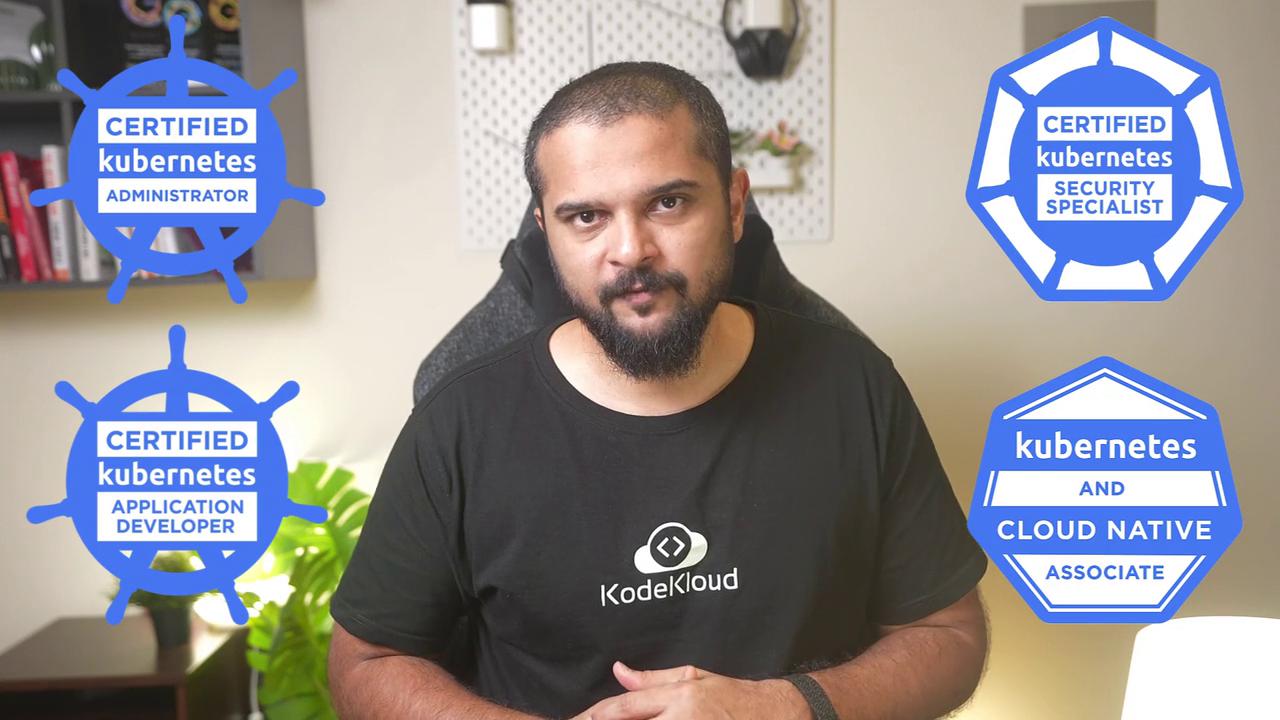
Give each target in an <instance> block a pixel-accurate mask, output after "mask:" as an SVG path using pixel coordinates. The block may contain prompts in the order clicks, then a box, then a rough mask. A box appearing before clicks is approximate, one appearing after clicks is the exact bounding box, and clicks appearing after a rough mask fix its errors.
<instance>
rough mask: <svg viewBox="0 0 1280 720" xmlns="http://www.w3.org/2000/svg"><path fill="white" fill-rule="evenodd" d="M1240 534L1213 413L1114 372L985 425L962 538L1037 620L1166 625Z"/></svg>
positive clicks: (1012, 405)
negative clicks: (969, 539) (966, 534)
mask: <svg viewBox="0 0 1280 720" xmlns="http://www.w3.org/2000/svg"><path fill="white" fill-rule="evenodd" d="M1240 527H1241V520H1240V505H1239V503H1238V502H1237V500H1236V492H1235V486H1234V484H1233V482H1232V478H1231V466H1230V465H1229V463H1228V462H1227V449H1226V443H1225V441H1224V440H1223V436H1222V426H1221V424H1220V423H1219V421H1218V414H1217V413H1216V412H1215V411H1214V409H1213V408H1212V407H1211V406H1210V405H1208V404H1207V403H1204V402H1202V401H1200V400H1197V399H1196V398H1194V397H1191V396H1190V395H1187V394H1186V393H1183V392H1181V391H1179V390H1177V389H1176V388H1173V387H1170V386H1168V385H1166V384H1164V383H1162V382H1160V381H1159V380H1156V379H1155V378H1153V377H1150V376H1149V375H1146V374H1144V373H1141V372H1139V371H1138V370H1135V369H1134V368H1132V367H1129V366H1128V365H1125V364H1124V363H1121V362H1120V361H1118V360H1115V359H1112V358H1109V357H1101V358H1098V359H1096V360H1094V361H1092V362H1090V363H1087V364H1085V365H1084V366H1082V367H1079V368H1077V369H1075V370H1072V371H1071V372H1069V373H1067V374H1065V375H1063V376H1061V377H1059V378H1056V379H1054V380H1050V381H1049V382H1047V383H1045V384H1043V385H1041V386H1040V387H1037V388H1035V389H1034V390H1031V391H1029V392H1026V393H1024V394H1022V395H1019V396H1018V397H1016V398H1014V399H1012V400H1010V401H1008V402H1006V403H1004V404H1002V405H1000V406H999V407H997V408H996V410H995V412H994V413H993V414H992V416H991V426H990V428H989V429H988V431H987V441H986V446H985V448H984V450H983V454H982V465H981V468H980V470H979V476H978V482H977V485H976V487H975V491H974V497H973V504H972V506H971V507H970V513H969V531H970V532H971V533H972V534H973V536H974V538H975V539H977V541H978V543H979V544H980V545H981V546H982V548H983V549H984V550H986V552H987V554H988V555H990V556H991V558H992V560H994V561H995V564H996V566H997V567H999V568H1000V570H1001V572H1003V573H1004V575H1005V577H1006V578H1008V580H1009V582H1010V583H1012V584H1013V586H1014V587H1015V588H1016V589H1017V590H1018V592H1019V593H1020V594H1021V595H1022V597H1023V599H1024V600H1026V602H1027V604H1028V605H1029V606H1030V607H1031V609H1032V610H1033V611H1034V612H1035V613H1036V615H1038V616H1039V617H1040V619H1041V620H1043V621H1045V622H1049V623H1155V622H1163V621H1165V620H1168V619H1169V618H1171V617H1173V615H1174V613H1176V612H1177V611H1178V608H1179V606H1181V605H1182V603H1183V601H1185V600H1186V598H1187V596H1188V595H1190V594H1191V592H1192V590H1194V589H1195V587H1196V585H1197V584H1198V583H1199V582H1200V581H1201V580H1202V579H1203V578H1204V576H1205V574H1206V573H1208V572H1209V568H1210V567H1212V566H1213V564H1214V562H1216V561H1217V560H1218V558H1219V557H1220V556H1221V555H1222V553H1223V552H1225V551H1226V549H1227V547H1228V546H1229V545H1230V544H1231V542H1232V541H1233V540H1235V538H1236V536H1237V535H1238V534H1239V533H1240Z"/></svg>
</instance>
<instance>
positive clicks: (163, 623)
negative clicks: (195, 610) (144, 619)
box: [147, 605, 191, 648]
mask: <svg viewBox="0 0 1280 720" xmlns="http://www.w3.org/2000/svg"><path fill="white" fill-rule="evenodd" d="M147 614H148V615H150V616H151V626H152V627H153V628H155V631H156V645H158V646H159V647H162V648H169V647H178V646H179V645H186V644H187V643H188V642H190V641H191V607H190V606H187V605H184V606H182V607H166V608H147Z"/></svg>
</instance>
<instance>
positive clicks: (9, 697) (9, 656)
mask: <svg viewBox="0 0 1280 720" xmlns="http://www.w3.org/2000/svg"><path fill="white" fill-rule="evenodd" d="M246 635H247V631H246V630H245V629H244V628H237V629H235V630H233V631H220V630H215V629H212V628H209V627H206V626H205V625H204V623H202V622H201V621H200V620H199V619H198V618H196V619H195V620H193V624H192V628H191V642H190V643H188V644H187V645H183V646H181V647H176V648H166V649H164V650H161V649H159V648H158V647H157V646H156V641H155V633H154V632H153V631H152V629H151V622H150V620H149V619H148V618H147V616H146V615H130V616H126V617H125V619H124V620H123V621H121V623H120V624H119V625H108V624H107V621H106V620H104V619H102V617H101V616H97V617H73V618H61V619H58V620H55V621H53V622H51V623H49V624H48V625H46V626H44V627H43V628H41V629H40V630H39V631H37V632H36V633H35V634H34V635H32V636H30V637H28V638H27V639H26V640H23V641H22V642H20V643H18V644H17V645H14V646H13V647H12V648H10V649H9V650H7V651H6V652H5V653H4V654H3V655H0V717H3V718H6V719H8V718H13V719H17V718H55V719H66V720H71V719H73V718H74V719H77V720H82V719H88V718H95V719H96V718H113V719H116V718H120V719H122V720H130V719H134V718H136V719H138V720H142V719H146V720H152V719H158V718H178V720H199V719H200V718H217V720H224V719H225V718H227V717H228V716H231V717H243V716H244V715H245V714H247V713H248V687H249V669H248V666H247V664H246V663H245V659H244V654H245V637H246Z"/></svg>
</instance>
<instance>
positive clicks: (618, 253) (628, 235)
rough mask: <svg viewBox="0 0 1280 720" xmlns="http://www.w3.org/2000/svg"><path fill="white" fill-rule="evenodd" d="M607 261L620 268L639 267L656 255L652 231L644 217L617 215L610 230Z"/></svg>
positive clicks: (626, 214) (627, 214)
mask: <svg viewBox="0 0 1280 720" xmlns="http://www.w3.org/2000/svg"><path fill="white" fill-rule="evenodd" d="M610 230H612V232H610V233H609V253H608V260H609V263H610V264H612V265H617V266H620V267H628V268H633V267H639V266H641V265H644V264H646V263H648V262H650V261H652V260H653V258H654V257H655V256H657V254H658V246H657V245H656V244H655V243H654V238H653V229H652V228H651V227H650V224H649V223H648V222H647V220H646V218H644V216H642V215H641V216H637V215H633V214H631V213H619V214H618V215H617V216H616V218H615V221H614V223H613V227H612V228H610Z"/></svg>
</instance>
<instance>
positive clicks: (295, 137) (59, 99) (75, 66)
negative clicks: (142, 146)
mask: <svg viewBox="0 0 1280 720" xmlns="http://www.w3.org/2000/svg"><path fill="white" fill-rule="evenodd" d="M17 2H20V3H22V4H25V5H34V6H36V7H39V8H40V9H41V10H43V11H44V14H45V17H46V18H48V19H49V22H50V23H51V24H52V30H53V38H54V44H55V46H56V48H55V53H56V54H55V57H56V64H57V67H60V68H62V67H69V68H71V70H73V71H75V72H76V73H77V74H78V75H80V76H81V77H82V78H85V79H86V82H88V84H89V85H90V87H97V86H98V85H99V84H100V83H98V82H94V81H93V80H91V79H90V78H91V77H92V76H93V75H94V73H92V72H82V69H83V68H84V67H85V64H86V62H88V59H87V58H86V57H84V53H82V52H79V48H78V47H76V46H72V45H69V44H68V41H69V40H70V42H72V43H74V42H76V38H77V37H78V36H79V34H80V33H82V32H88V31H90V29H88V28H84V27H82V26H80V24H79V23H78V22H77V17H76V15H77V7H75V6H73V5H74V4H76V3H83V4H85V5H87V4H89V3H98V4H104V5H113V6H117V7H118V6H119V0H17ZM68 9H70V10H71V13H70V14H69V13H68ZM240 17H241V24H240V47H241V54H242V58H243V65H244V77H245V79H246V80H248V81H249V83H250V84H251V85H253V86H254V87H263V86H265V85H267V84H268V83H269V82H271V80H273V79H274V78H275V76H276V75H277V74H279V72H280V71H282V70H284V69H285V68H294V69H295V70H297V71H298V75H299V79H298V82H297V83H296V84H294V85H293V86H292V87H290V88H289V89H288V90H286V91H285V92H284V93H282V94H280V95H278V96H277V97H276V99H275V100H274V102H272V104H271V107H272V110H273V111H274V113H275V116H276V119H277V121H278V122H279V124H280V129H281V131H282V132H283V133H284V140H285V147H286V148H288V165H289V167H288V178H289V180H290V182H292V183H293V184H295V185H298V186H300V187H310V186H312V179H311V126H310V120H309V117H308V111H307V82H308V80H309V76H308V74H307V67H306V65H307V63H306V45H305V40H304V37H303V32H302V28H303V0H271V2H251V1H250V2H242V3H241V4H240ZM157 90H159V91H162V90H163V88H157ZM145 92H147V90H145V89H144V90H143V91H142V93H145ZM191 92H192V94H198V93H199V91H198V90H197V89H194V88H193V89H192V91H191ZM83 109H84V104H83V103H82V102H81V101H80V99H79V98H78V97H76V95H75V94H73V93H71V92H68V91H65V90H15V91H0V150H4V149H12V150H16V151H17V152H19V153H21V154H24V155H29V156H36V157H38V156H39V154H40V146H41V145H43V144H59V145H63V146H64V147H65V146H67V145H68V144H69V142H70V138H71V133H72V131H73V130H74V129H75V122H76V119H77V118H78V117H79V115H80V112H81V110H83ZM252 253H253V269H252V270H245V271H239V272H238V273H237V274H238V275H239V276H240V277H241V279H243V280H245V281H246V282H251V281H268V280H307V279H313V278H315V276H316V248H315V209H314V208H312V207H310V206H308V205H305V204H303V203H299V202H293V201H286V202H284V203H282V204H281V205H280V208H279V211H278V212H277V213H276V216H275V220H274V221H273V222H272V224H271V227H270V228H269V229H268V230H267V232H266V234H265V235H263V236H262V238H261V239H260V240H259V241H258V243H257V244H256V245H255V246H254V248H253V250H252ZM77 261H78V257H77V256H76V253H75V252H74V251H73V252H72V253H71V262H72V276H73V277H79V275H80V272H79V268H78V267H76V266H75V265H76V263H77ZM112 279H113V278H112V277H111V275H110V274H109V273H108V274H107V276H106V278H105V279H104V280H102V281H97V282H83V281H78V280H75V281H72V282H40V283H21V282H4V283H0V292H12V291H28V290H64V289H70V288H93V287H106V286H108V285H110V284H111V281H112ZM205 282H221V280H220V279H219V278H217V277H216V276H214V275H208V274H206V275H199V276H193V277H175V278H167V277H161V278H152V279H147V280H139V279H136V278H135V279H134V281H133V282H132V283H131V285H130V288H131V289H130V292H132V291H133V289H136V288H139V287H150V286H178V287H180V286H183V285H190V284H193V283H205Z"/></svg>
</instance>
